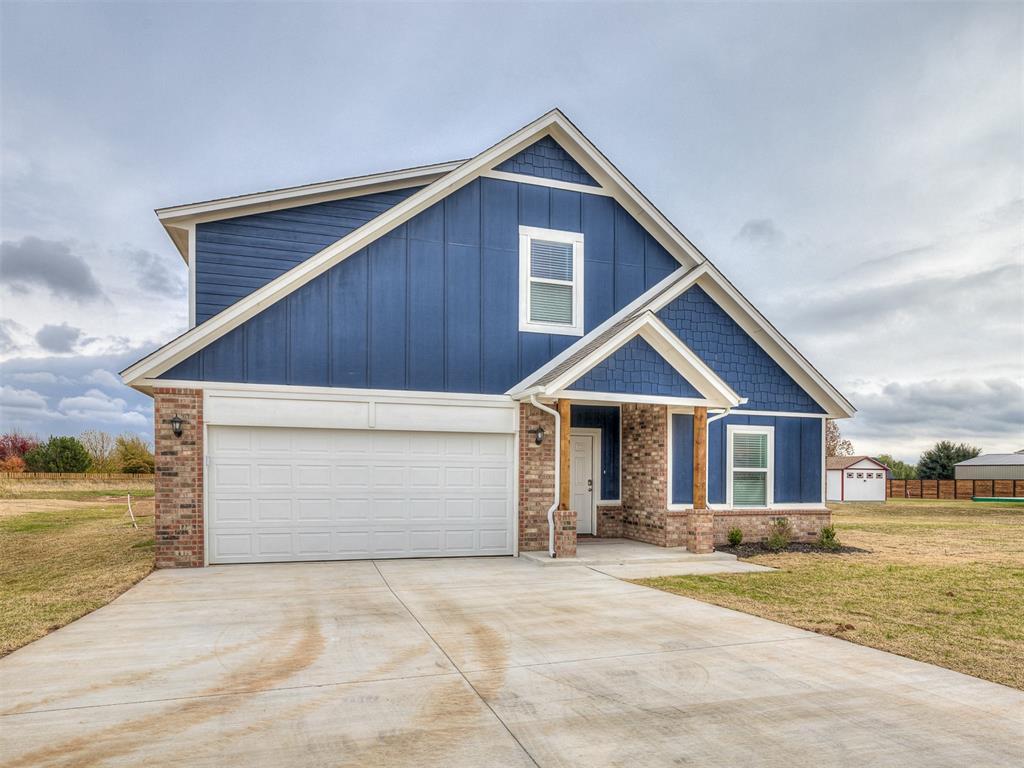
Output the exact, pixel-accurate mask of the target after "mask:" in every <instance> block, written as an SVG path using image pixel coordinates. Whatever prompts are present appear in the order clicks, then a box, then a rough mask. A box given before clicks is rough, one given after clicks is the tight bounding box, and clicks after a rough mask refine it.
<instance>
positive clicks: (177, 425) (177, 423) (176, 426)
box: [171, 414, 185, 437]
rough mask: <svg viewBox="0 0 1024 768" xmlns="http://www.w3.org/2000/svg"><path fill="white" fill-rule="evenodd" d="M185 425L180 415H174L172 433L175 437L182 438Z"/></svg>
mask: <svg viewBox="0 0 1024 768" xmlns="http://www.w3.org/2000/svg"><path fill="white" fill-rule="evenodd" d="M184 423H185V422H184V421H182V418H181V416H179V415H178V414H174V415H173V416H172V417H171V432H173V433H174V436H175V437H181V427H182V425H183V424H184Z"/></svg>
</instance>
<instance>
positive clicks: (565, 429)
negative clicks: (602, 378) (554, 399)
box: [558, 398, 571, 510]
mask: <svg viewBox="0 0 1024 768" xmlns="http://www.w3.org/2000/svg"><path fill="white" fill-rule="evenodd" d="M558 416H559V421H561V434H560V435H559V440H558V508H559V509H560V510H567V509H569V427H570V424H569V421H570V418H571V416H570V411H569V400H568V399H567V398H562V399H561V400H559V401H558Z"/></svg>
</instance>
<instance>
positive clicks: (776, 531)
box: [764, 517, 793, 552]
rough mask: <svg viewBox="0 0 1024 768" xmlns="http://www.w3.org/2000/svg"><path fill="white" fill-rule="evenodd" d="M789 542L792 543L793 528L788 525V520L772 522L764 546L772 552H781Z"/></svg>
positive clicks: (780, 518) (782, 518) (780, 519)
mask: <svg viewBox="0 0 1024 768" xmlns="http://www.w3.org/2000/svg"><path fill="white" fill-rule="evenodd" d="M791 541H793V526H792V525H790V522H789V520H787V519H786V518H784V517H779V518H777V519H775V520H772V524H771V525H770V526H769V527H768V537H767V538H766V539H765V541H764V545H765V546H766V547H768V549H770V550H771V551H772V552H781V551H782V550H784V549H785V548H786V547H788V546H789V543H790V542H791Z"/></svg>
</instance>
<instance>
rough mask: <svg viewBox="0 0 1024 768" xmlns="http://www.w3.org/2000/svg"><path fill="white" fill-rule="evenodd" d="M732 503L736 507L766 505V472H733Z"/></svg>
mask: <svg viewBox="0 0 1024 768" xmlns="http://www.w3.org/2000/svg"><path fill="white" fill-rule="evenodd" d="M732 503H733V506H736V507H764V506H767V504H768V473H767V472H734V473H733V476H732Z"/></svg>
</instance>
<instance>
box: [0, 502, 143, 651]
mask: <svg viewBox="0 0 1024 768" xmlns="http://www.w3.org/2000/svg"><path fill="white" fill-rule="evenodd" d="M5 490H6V489H5ZM124 493H125V492H124V490H123V489H103V491H102V492H101V491H99V490H96V489H89V490H82V489H74V490H35V491H27V490H24V489H19V491H18V492H9V491H8V492H6V493H4V494H3V496H4V498H3V499H0V656H2V655H4V654H7V653H10V652H11V651H13V650H14V649H16V648H19V647H21V646H22V645H25V644H26V643H30V642H32V641H33V640H35V639H37V638H39V637H42V636H43V635H45V634H46V633H48V632H51V631H52V630H54V629H58V628H60V627H62V626H64V625H65V624H67V623H69V622H72V621H74V620H75V619H77V618H79V617H80V616H83V615H85V614H86V613H89V612H90V611H93V610H95V609H96V608H99V607H100V606H102V605H106V604H107V603H109V602H110V601H111V600H113V599H114V598H115V597H117V596H118V595H119V594H121V593H122V592H124V591H125V590H126V589H128V588H129V587H130V586H131V585H133V584H135V583H136V582H137V581H139V580H140V579H141V578H142V577H144V576H145V575H146V574H147V573H149V572H150V571H151V570H152V568H153V500H152V490H151V489H149V490H148V492H147V491H145V490H142V489H133V490H132V509H133V510H134V512H135V516H136V518H137V520H138V525H139V527H138V529H137V530H136V529H135V528H134V527H132V524H131V519H130V518H129V516H128V506H127V498H126V497H125V495H124ZM137 494H138V495H140V496H141V495H144V496H146V497H147V498H139V499H137Z"/></svg>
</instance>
